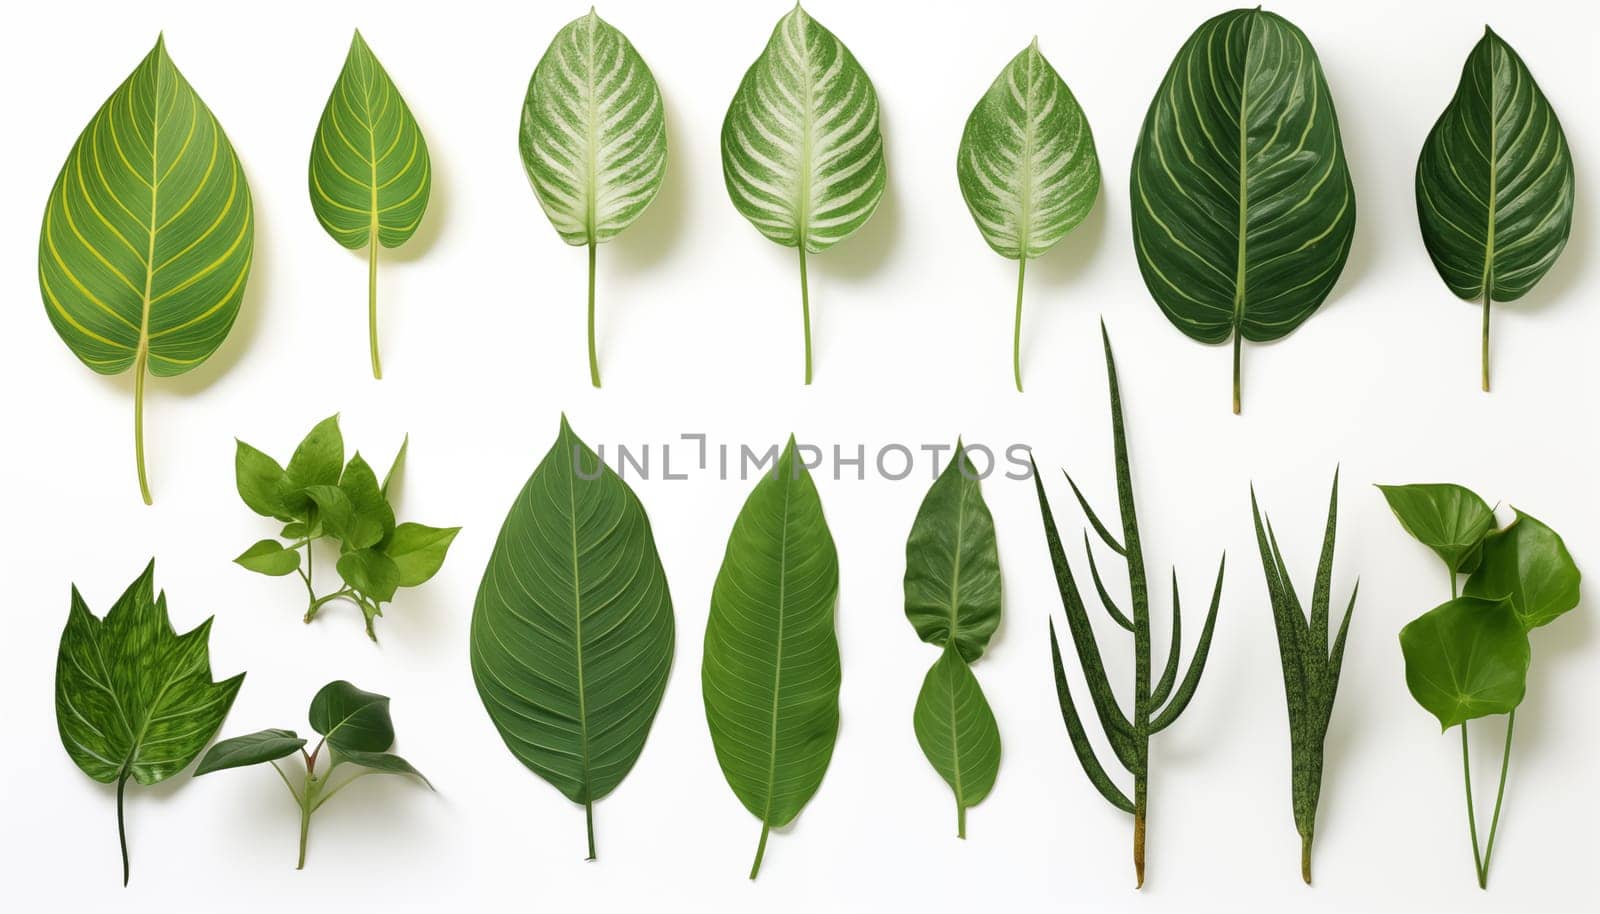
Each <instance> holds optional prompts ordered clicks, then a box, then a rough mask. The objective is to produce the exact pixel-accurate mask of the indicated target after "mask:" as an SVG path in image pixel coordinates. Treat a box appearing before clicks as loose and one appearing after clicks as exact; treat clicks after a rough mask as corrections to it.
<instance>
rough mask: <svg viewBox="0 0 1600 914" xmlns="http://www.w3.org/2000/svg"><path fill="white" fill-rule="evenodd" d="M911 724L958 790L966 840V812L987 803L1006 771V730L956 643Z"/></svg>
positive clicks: (933, 672) (932, 674)
mask: <svg viewBox="0 0 1600 914" xmlns="http://www.w3.org/2000/svg"><path fill="white" fill-rule="evenodd" d="M911 723H912V727H913V728H914V729H915V730H916V734H917V744H918V745H920V746H921V747H922V754H923V755H925V756H927V757H928V761H929V762H930V763H932V765H933V767H934V770H936V771H938V772H939V776H940V777H942V778H944V780H945V783H946V784H949V785H950V789H951V790H953V791H954V792H955V795H956V810H957V822H958V825H957V834H958V835H959V836H960V837H962V838H965V837H966V836H967V833H966V832H967V828H966V821H967V817H966V811H967V810H968V809H969V808H971V807H973V806H976V805H978V804H979V803H981V802H983V798H984V797H986V796H988V795H989V791H990V789H992V788H993V787H994V780H995V777H996V776H997V775H998V774H999V773H1000V727H999V725H998V724H996V723H995V719H994V711H993V710H991V709H990V708H989V702H988V700H987V699H985V698H984V697H983V689H982V688H980V687H979V686H978V678H977V677H976V676H974V675H972V670H970V669H968V668H967V664H966V661H964V660H962V659H961V655H960V654H959V653H957V652H956V649H955V646H954V645H951V646H950V647H947V648H945V650H944V653H943V654H941V655H940V656H939V659H938V660H937V661H936V662H935V663H934V664H933V667H932V668H931V669H930V670H928V675H927V676H926V677H925V678H924V679H923V680H922V691H920V692H918V693H917V704H916V707H915V708H914V709H913V711H912V713H911Z"/></svg>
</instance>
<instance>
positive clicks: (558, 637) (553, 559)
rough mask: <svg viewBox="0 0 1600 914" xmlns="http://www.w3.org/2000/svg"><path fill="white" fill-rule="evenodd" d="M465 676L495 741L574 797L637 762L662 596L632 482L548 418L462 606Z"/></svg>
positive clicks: (659, 639)
mask: <svg viewBox="0 0 1600 914" xmlns="http://www.w3.org/2000/svg"><path fill="white" fill-rule="evenodd" d="M471 645H472V676H473V680H474V681H475V682H476V683H477V686H478V695H479V697H480V698H482V699H483V706H484V709H485V710H487V711H488V712H489V718H490V719H491V720H493V721H494V725H495V727H496V728H497V729H498V730H499V731H500V736H501V738H502V739H504V740H505V743H506V748H508V749H510V750H511V754H512V755H514V756H516V757H517V759H518V761H520V762H522V764H524V765H526V766H527V767H528V768H529V769H530V770H532V771H533V772H534V773H535V774H537V775H539V776H540V777H542V778H544V779H545V780H546V781H549V782H550V783H551V784H552V785H554V786H555V788H556V789H557V790H560V791H561V792H562V793H563V794H565V795H566V797H567V798H568V799H570V800H571V801H572V802H574V803H582V804H583V806H584V813H585V819H586V821H587V823H588V835H589V856H590V858H591V859H592V858H593V857H594V856H595V846H594V812H593V808H594V802H595V801H596V800H599V799H601V798H603V797H605V796H606V795H607V794H609V793H610V792H611V791H612V790H614V789H615V788H616V786H617V785H618V784H620V783H622V779H623V778H624V777H626V776H627V774H628V772H629V771H630V770H631V769H632V768H633V765H634V763H635V762H637V761H638V759H639V753H640V752H641V751H643V749H644V743H645V738H646V737H647V736H648V735H649V732H650V724H651V722H652V721H654V720H655V716H656V709H657V708H659V707H660V705H661V695H662V692H663V691H664V690H665V689H666V686H667V674H668V673H669V671H670V670H671V667H672V650H673V615H672V596H671V594H670V593H669V592H668V590H667V576H666V572H665V571H663V570H662V567H661V557H660V556H659V555H658V554H657V552H656V544H655V537H654V535H653V534H652V533H651V531H650V519H649V517H648V516H646V515H645V511H644V506H643V505H641V504H640V503H639V499H638V497H636V496H635V495H634V494H633V490H632V489H630V488H628V485H627V483H625V482H623V481H622V479H621V478H620V477H618V476H617V474H616V473H615V472H613V471H612V470H611V468H610V467H607V466H605V465H604V464H603V463H601V461H600V458H599V457H597V456H596V455H595V453H594V452H593V451H591V450H590V449H589V448H588V447H587V446H586V445H585V444H584V443H583V442H582V441H580V440H579V439H578V436H577V435H576V434H574V433H573V431H572V428H571V426H569V425H568V424H567V420H566V417H565V416H563V417H562V419H561V431H560V433H559V434H558V435H557V436H556V441H555V444H554V445H552V446H551V448H550V452H549V453H547V454H546V455H545V457H544V459H543V460H542V461H540V463H539V466H538V468H537V469H535V470H534V471H533V475H532V476H531V477H529V479H528V483H527V485H525V486H524V487H523V489H522V492H521V493H520V494H519V495H518V496H517V500H516V501H515V502H514V503H513V504H512V505H511V510H510V512H509V513H508V514H507V515H506V521H505V525H504V526H502V527H501V528H500V536H499V538H498V539H497V540H496V541H495V546H494V551H493V552H492V553H491V554H490V556H489V565H488V567H487V568H485V569H484V572H483V583H482V584H481V585H480V586H479V588H478V600H477V603H476V604H475V605H474V606H473V610H472V635H471Z"/></svg>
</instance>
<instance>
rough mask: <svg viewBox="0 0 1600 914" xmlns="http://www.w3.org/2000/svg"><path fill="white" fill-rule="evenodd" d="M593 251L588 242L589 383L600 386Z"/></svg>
mask: <svg viewBox="0 0 1600 914" xmlns="http://www.w3.org/2000/svg"><path fill="white" fill-rule="evenodd" d="M594 251H595V243H594V241H593V240H592V239H591V240H590V241H589V383H590V384H593V385H594V386H596V387H599V386H600V359H599V358H598V357H596V355H595V352H594Z"/></svg>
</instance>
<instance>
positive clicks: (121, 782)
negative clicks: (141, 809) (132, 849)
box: [117, 768, 129, 887]
mask: <svg viewBox="0 0 1600 914" xmlns="http://www.w3.org/2000/svg"><path fill="white" fill-rule="evenodd" d="M128 774H129V772H128V770H127V769H126V768H124V769H123V770H122V776H121V777H119V778H117V843H118V844H120V845H121V846H122V885H123V886H124V887H126V886H127V885H128V829H127V827H126V825H125V824H124V821H123V816H122V793H123V790H124V789H125V788H126V787H127V786H128Z"/></svg>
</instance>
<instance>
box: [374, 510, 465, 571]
mask: <svg viewBox="0 0 1600 914" xmlns="http://www.w3.org/2000/svg"><path fill="white" fill-rule="evenodd" d="M460 532H461V528H460V527H429V526H425V525H423V524H411V523H406V524H400V525H399V526H397V527H395V528H394V536H393V537H391V538H390V539H389V542H388V543H386V544H385V545H384V547H383V554H384V555H387V556H388V557H389V558H390V560H392V561H393V562H394V564H395V568H396V569H398V570H399V572H400V579H399V585H400V586H401V587H416V586H417V585H418V584H422V583H424V582H426V581H427V580H428V579H429V578H431V577H433V576H434V575H435V574H437V573H438V571H439V568H440V566H442V565H444V557H445V553H446V552H448V551H449V550H450V544H451V543H452V542H454V540H455V538H456V534H457V533H460Z"/></svg>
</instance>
